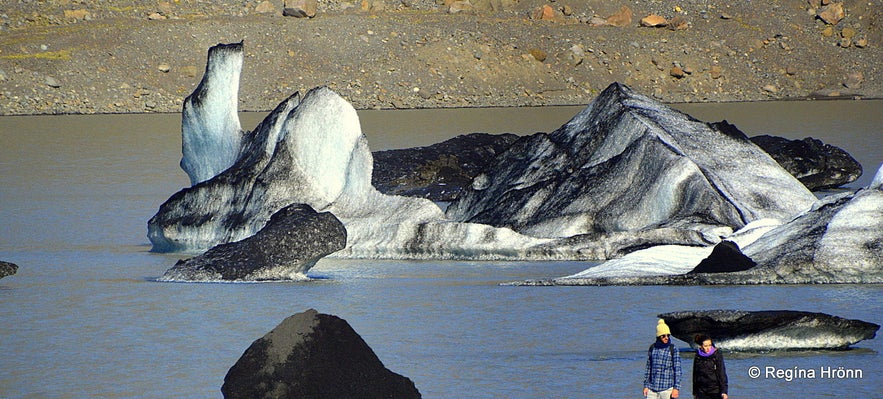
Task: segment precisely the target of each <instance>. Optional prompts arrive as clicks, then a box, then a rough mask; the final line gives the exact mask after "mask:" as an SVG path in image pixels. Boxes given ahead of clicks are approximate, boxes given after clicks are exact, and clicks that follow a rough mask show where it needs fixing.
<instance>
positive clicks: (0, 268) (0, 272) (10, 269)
mask: <svg viewBox="0 0 883 399" xmlns="http://www.w3.org/2000/svg"><path fill="white" fill-rule="evenodd" d="M15 273H18V265H16V264H15V263H10V262H4V261H2V260H0V278H3V277H7V276H11V275H13V274H15Z"/></svg>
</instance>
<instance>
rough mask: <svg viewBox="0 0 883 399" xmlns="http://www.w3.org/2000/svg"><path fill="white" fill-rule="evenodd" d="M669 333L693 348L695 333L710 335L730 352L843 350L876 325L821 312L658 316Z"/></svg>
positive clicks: (867, 336)
mask: <svg viewBox="0 0 883 399" xmlns="http://www.w3.org/2000/svg"><path fill="white" fill-rule="evenodd" d="M659 318H661V319H663V320H665V324H668V326H669V328H671V334H672V335H674V336H675V338H677V339H680V340H681V341H684V342H688V343H690V345H691V346H694V343H693V337H694V336H695V335H696V334H707V335H709V336H711V337H712V338H713V339H714V341H715V345H716V346H717V347H719V348H722V349H726V350H730V351H770V350H806V349H845V348H848V347H850V346H852V345H855V344H856V343H857V342H859V341H862V340H866V339H873V338H874V337H875V336H876V335H877V330H879V329H880V326H879V325H877V324H874V323H868V322H866V321H862V320H853V319H844V318H842V317H837V316H832V315H828V314H825V313H814V312H800V311H793V310H768V311H753V312H748V311H742V310H703V311H684V312H673V313H664V314H660V315H659Z"/></svg>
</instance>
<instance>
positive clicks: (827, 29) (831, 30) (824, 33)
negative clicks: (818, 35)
mask: <svg viewBox="0 0 883 399" xmlns="http://www.w3.org/2000/svg"><path fill="white" fill-rule="evenodd" d="M822 36H824V37H831V36H834V27H832V26H830V25H828V26H826V27H825V29H822Z"/></svg>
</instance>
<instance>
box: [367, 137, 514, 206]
mask: <svg viewBox="0 0 883 399" xmlns="http://www.w3.org/2000/svg"><path fill="white" fill-rule="evenodd" d="M517 139H518V136H516V135H514V134H487V133H472V134H467V135H460V136H457V137H454V138H452V139H449V140H446V141H443V142H441V143H438V144H433V145H430V146H426V147H418V148H406V149H400V150H387V151H376V152H374V153H373V155H374V172H373V174H372V176H371V183H372V184H373V185H374V187H376V188H377V190H379V191H380V192H382V193H384V194H394V195H405V196H410V197H423V198H428V199H431V200H433V201H442V202H450V201H453V200H454V199H455V198H456V197H457V194H459V192H460V190H461V189H462V188H463V187H465V186H467V185H469V183H470V182H472V179H473V178H474V177H475V176H476V175H478V174H479V173H480V172H481V171H482V170H484V168H485V167H486V166H487V165H488V163H490V162H491V161H492V160H493V158H494V157H496V156H497V154H500V153H502V152H503V151H505V150H506V149H507V148H509V146H511V145H512V143H514V142H515V140H517Z"/></svg>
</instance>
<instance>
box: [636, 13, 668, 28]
mask: <svg viewBox="0 0 883 399" xmlns="http://www.w3.org/2000/svg"><path fill="white" fill-rule="evenodd" d="M667 25H668V20H667V19H665V17H663V16H660V15H656V14H650V15H648V16H646V17H644V18H641V26H645V27H649V28H658V27H664V26H667Z"/></svg>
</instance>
